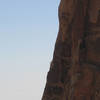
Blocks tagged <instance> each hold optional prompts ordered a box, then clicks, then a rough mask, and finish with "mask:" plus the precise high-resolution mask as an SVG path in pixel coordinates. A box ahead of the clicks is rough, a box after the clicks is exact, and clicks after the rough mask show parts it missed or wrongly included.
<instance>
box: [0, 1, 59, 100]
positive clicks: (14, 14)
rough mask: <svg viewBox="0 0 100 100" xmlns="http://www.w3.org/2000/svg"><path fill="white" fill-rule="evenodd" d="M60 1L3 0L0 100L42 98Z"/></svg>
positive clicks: (0, 20)
mask: <svg viewBox="0 0 100 100" xmlns="http://www.w3.org/2000/svg"><path fill="white" fill-rule="evenodd" d="M59 1H60V0H0V100H41V96H42V94H43V90H44V86H45V81H46V75H47V72H48V70H49V67H50V61H51V60H52V56H53V50H54V44H55V40H56V37H57V33H58V5H59Z"/></svg>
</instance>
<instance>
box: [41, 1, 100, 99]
mask: <svg viewBox="0 0 100 100" xmlns="http://www.w3.org/2000/svg"><path fill="white" fill-rule="evenodd" d="M42 100H100V0H61V3H60V5H59V32H58V37H57V40H56V44H55V50H54V55H53V60H52V63H51V65H50V70H49V72H48V75H47V83H46V87H45V90H44V94H43V97H42Z"/></svg>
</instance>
